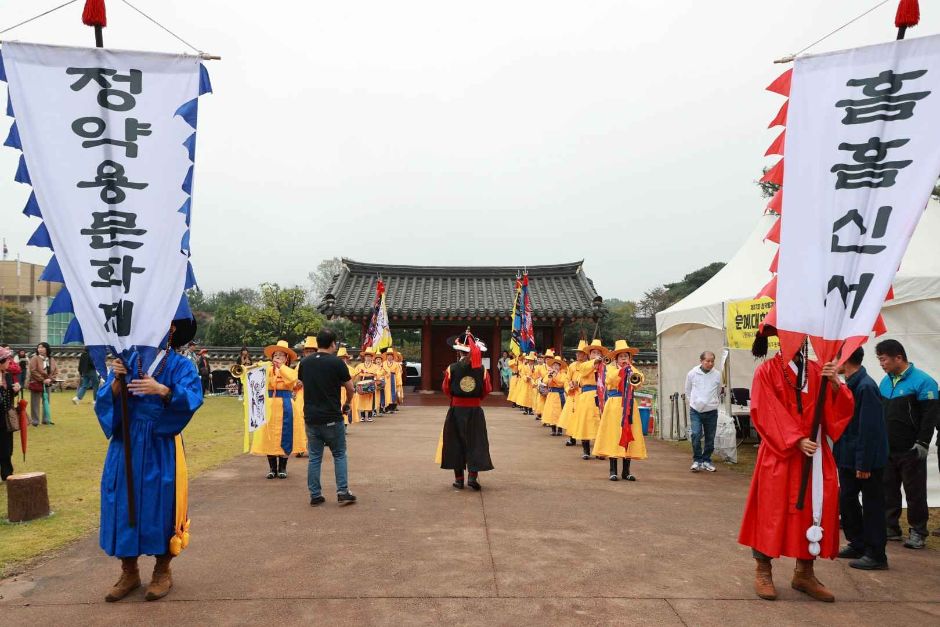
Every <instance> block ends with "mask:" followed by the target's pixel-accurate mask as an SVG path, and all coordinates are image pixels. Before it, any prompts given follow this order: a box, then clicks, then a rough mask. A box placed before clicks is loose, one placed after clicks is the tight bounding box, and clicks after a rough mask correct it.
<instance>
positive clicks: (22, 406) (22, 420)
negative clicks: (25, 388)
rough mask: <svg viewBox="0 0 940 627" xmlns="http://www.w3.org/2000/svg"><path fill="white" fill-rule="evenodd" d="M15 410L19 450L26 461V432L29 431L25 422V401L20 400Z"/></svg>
mask: <svg viewBox="0 0 940 627" xmlns="http://www.w3.org/2000/svg"><path fill="white" fill-rule="evenodd" d="M16 410H17V411H18V412H19V414H20V448H21V449H23V461H24V462H25V461H26V430H27V429H29V422H28V421H27V420H26V400H25V399H22V398H21V399H20V401H19V402H18V403H17V404H16Z"/></svg>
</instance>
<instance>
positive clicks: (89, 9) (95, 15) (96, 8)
mask: <svg viewBox="0 0 940 627" xmlns="http://www.w3.org/2000/svg"><path fill="white" fill-rule="evenodd" d="M82 24H84V25H85V26H101V27H102V28H104V27H105V26H107V25H108V15H107V13H106V11H105V9H104V0H85V10H84V11H82Z"/></svg>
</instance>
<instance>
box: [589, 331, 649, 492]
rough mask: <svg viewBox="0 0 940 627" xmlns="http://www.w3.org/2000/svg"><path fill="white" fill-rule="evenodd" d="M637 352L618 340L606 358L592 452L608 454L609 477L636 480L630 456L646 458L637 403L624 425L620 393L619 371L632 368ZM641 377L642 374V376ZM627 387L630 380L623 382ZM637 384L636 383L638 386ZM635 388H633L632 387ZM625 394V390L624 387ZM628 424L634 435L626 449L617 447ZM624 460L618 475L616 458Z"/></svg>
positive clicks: (634, 403)
mask: <svg viewBox="0 0 940 627" xmlns="http://www.w3.org/2000/svg"><path fill="white" fill-rule="evenodd" d="M638 352H639V350H638V349H636V348H631V347H630V345H629V344H627V341H626V340H617V341H616V343H615V344H614V350H612V351H611V352H610V354H609V355H608V357H609V358H610V360H611V363H610V364H609V365H608V366H607V402H606V404H605V405H604V415H603V416H601V423H600V426H599V427H598V429H597V439H596V440H595V441H594V450H593V453H594V455H595V456H597V457H607V458H608V459H609V460H610V480H611V481H617V480H618V478H623V479H624V480H625V481H636V477H634V476H633V475H632V474H630V460H631V459H646V439H645V438H644V437H643V425H642V423H641V422H640V404H639V403H638V402H636V400H634V402H633V412H632V416H633V424H632V425H629V424H623V422H624V416H623V400H624V399H623V394H622V393H621V392H620V390H619V387H620V383H621V382H620V371H621V370H623V369H624V368H627V369H630V370H632V364H633V356H634V355H636V354H637V353H638ZM641 376H642V375H641ZM626 386H627V387H629V386H630V383H629V381H628V382H627V384H626ZM637 387H638V386H637ZM633 391H635V390H633ZM624 393H627V390H626V389H625V390H624ZM627 427H629V428H630V429H631V433H632V434H633V441H632V442H630V443H629V444H628V445H627V447H626V448H624V447H622V446H620V439H621V436H622V435H623V429H624V428H627ZM618 459H622V460H623V474H622V475H621V476H620V477H618V476H617V460H618Z"/></svg>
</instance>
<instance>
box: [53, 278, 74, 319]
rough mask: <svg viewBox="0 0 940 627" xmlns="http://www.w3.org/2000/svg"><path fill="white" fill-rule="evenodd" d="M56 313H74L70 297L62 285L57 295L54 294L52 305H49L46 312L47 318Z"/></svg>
mask: <svg viewBox="0 0 940 627" xmlns="http://www.w3.org/2000/svg"><path fill="white" fill-rule="evenodd" d="M57 313H75V309H74V307H73V306H72V295H71V294H69V290H68V288H67V287H65V286H64V285H63V286H62V289H61V290H59V293H58V294H56V297H55V298H54V299H52V304H51V305H49V309H48V310H47V311H46V315H47V316H51V315H52V314H57Z"/></svg>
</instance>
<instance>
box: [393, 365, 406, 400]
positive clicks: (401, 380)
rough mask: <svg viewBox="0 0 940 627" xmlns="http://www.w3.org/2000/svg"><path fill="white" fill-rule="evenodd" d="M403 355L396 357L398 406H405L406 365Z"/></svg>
mask: <svg viewBox="0 0 940 627" xmlns="http://www.w3.org/2000/svg"><path fill="white" fill-rule="evenodd" d="M403 359H404V357H402V355H401V353H397V354H396V355H395V365H396V366H398V404H399V405H404V404H405V364H404V361H403Z"/></svg>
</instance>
